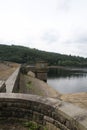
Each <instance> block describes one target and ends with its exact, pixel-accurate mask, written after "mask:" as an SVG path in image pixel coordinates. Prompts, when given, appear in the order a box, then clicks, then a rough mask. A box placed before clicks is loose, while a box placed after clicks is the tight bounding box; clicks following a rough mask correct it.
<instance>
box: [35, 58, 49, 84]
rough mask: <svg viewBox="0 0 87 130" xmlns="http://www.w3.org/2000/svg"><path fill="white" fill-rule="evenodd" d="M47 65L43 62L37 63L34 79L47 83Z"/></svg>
mask: <svg viewBox="0 0 87 130" xmlns="http://www.w3.org/2000/svg"><path fill="white" fill-rule="evenodd" d="M47 72H48V64H47V62H45V61H38V62H37V63H36V77H37V78H38V79H40V80H43V81H45V82H47Z"/></svg>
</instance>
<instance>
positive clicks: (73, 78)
mask: <svg viewBox="0 0 87 130" xmlns="http://www.w3.org/2000/svg"><path fill="white" fill-rule="evenodd" d="M47 82H48V84H49V85H50V86H52V87H53V88H55V89H56V90H58V91H59V92H61V93H76V92H87V70H85V71H84V70H78V71H77V70H74V71H73V70H64V69H49V72H48V80H47Z"/></svg>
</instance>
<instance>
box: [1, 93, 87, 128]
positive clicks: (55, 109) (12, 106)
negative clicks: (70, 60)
mask: <svg viewBox="0 0 87 130" xmlns="http://www.w3.org/2000/svg"><path fill="white" fill-rule="evenodd" d="M9 118H10V119H11V118H14V119H18V120H33V121H35V122H37V123H39V124H42V125H46V124H47V123H50V124H52V125H53V126H54V127H55V129H53V130H57V128H59V129H60V130H87V111H86V110H84V109H81V108H79V107H77V106H74V105H72V104H69V103H65V102H63V101H61V100H58V99H53V98H44V97H40V96H37V95H29V94H15V93H1V94H0V119H1V120H2V119H7V120H8V119H9ZM49 130H51V129H49Z"/></svg>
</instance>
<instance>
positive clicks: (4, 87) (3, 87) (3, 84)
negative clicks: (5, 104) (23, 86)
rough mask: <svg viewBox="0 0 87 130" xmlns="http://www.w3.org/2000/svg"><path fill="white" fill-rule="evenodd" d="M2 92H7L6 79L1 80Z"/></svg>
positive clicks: (0, 90) (0, 89)
mask: <svg viewBox="0 0 87 130" xmlns="http://www.w3.org/2000/svg"><path fill="white" fill-rule="evenodd" d="M0 92H6V85H5V82H4V81H0Z"/></svg>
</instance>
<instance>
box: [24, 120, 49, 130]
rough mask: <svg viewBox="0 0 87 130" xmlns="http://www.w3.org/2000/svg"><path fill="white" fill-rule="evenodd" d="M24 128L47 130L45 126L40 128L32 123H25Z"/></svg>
mask: <svg viewBox="0 0 87 130" xmlns="http://www.w3.org/2000/svg"><path fill="white" fill-rule="evenodd" d="M24 126H25V127H28V128H29V130H47V129H46V127H45V126H41V125H39V124H37V123H36V122H33V121H29V122H25V123H24Z"/></svg>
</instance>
